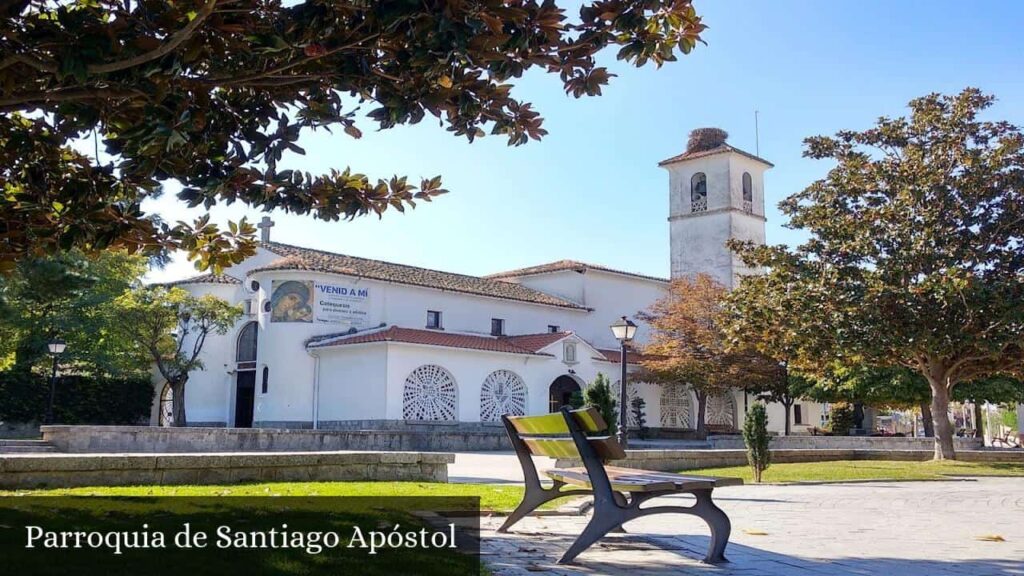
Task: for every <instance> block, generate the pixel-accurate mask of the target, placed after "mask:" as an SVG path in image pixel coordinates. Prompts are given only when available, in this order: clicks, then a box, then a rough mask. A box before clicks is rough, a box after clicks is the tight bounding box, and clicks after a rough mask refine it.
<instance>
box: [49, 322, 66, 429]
mask: <svg viewBox="0 0 1024 576" xmlns="http://www.w3.org/2000/svg"><path fill="white" fill-rule="evenodd" d="M67 347H68V345H67V344H66V343H65V342H64V340H62V339H60V338H53V339H51V340H50V341H49V342H47V343H46V349H47V350H48V351H49V353H50V357H51V358H53V371H52V372H51V373H50V402H49V403H48V404H47V405H46V418H45V419H44V421H45V423H46V424H53V397H54V394H56V391H57V357H58V356H60V355H61V354H63V353H64V350H65V349H66V348H67Z"/></svg>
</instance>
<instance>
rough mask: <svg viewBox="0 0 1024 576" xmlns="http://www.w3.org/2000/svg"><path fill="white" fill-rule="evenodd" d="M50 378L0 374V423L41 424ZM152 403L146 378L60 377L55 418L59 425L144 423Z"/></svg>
mask: <svg viewBox="0 0 1024 576" xmlns="http://www.w3.org/2000/svg"><path fill="white" fill-rule="evenodd" d="M49 397H50V379H49V378H48V377H46V376H42V375H40V374H33V373H31V372H25V371H20V370H18V371H15V370H11V371H7V372H0V421H5V422H42V421H43V418H44V416H45V414H46V405H47V402H48V401H49ZM152 403H153V385H152V383H151V382H150V381H149V380H148V379H146V378H104V377H93V376H82V375H67V376H60V377H58V379H57V393H56V396H55V400H54V406H53V416H54V423H57V424H145V423H147V422H148V421H149V414H150V408H151V406H152Z"/></svg>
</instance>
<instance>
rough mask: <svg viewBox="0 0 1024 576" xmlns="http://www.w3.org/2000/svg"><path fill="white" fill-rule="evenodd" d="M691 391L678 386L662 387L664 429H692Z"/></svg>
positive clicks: (662, 421)
mask: <svg viewBox="0 0 1024 576" xmlns="http://www.w3.org/2000/svg"><path fill="white" fill-rule="evenodd" d="M691 413H692V406H691V404H690V391H689V389H687V388H684V387H682V386H680V385H678V384H668V385H665V386H662V387H661V426H662V428H692V427H693V426H692V425H691V424H690V414H691Z"/></svg>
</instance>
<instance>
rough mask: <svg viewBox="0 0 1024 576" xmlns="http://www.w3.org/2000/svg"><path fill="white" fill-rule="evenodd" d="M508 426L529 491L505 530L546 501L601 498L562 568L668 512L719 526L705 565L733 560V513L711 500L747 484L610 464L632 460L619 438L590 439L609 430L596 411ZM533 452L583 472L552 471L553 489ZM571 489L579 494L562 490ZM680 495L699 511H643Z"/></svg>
mask: <svg viewBox="0 0 1024 576" xmlns="http://www.w3.org/2000/svg"><path fill="white" fill-rule="evenodd" d="M502 422H504V424H505V429H506V430H507V431H508V436H509V440H511V441H512V446H513V447H514V448H515V451H516V455H517V456H518V457H519V463H520V465H521V466H522V467H523V477H524V479H525V482H526V492H525V494H524V495H523V501H522V502H520V503H519V506H517V507H516V509H515V510H514V511H513V512H512V514H510V515H509V517H508V519H506V520H505V523H504V524H502V526H501V528H498V532H505V531H507V530H508V529H509V528H511V527H512V525H513V524H515V523H516V522H518V521H520V520H522V519H523V518H524V517H525V516H526V515H527V514H529V513H530V512H533V511H534V510H536V509H537V507H538V506H540V505H541V504H543V503H545V502H548V501H550V500H554V499H556V498H561V497H563V496H569V495H573V494H593V495H594V511H593V516H592V517H591V518H590V522H589V523H588V524H587V526H586V528H584V529H583V532H582V533H581V534H580V535H579V537H578V538H577V539H576V541H575V542H574V543H573V544H572V546H570V547H569V549H568V550H567V551H566V552H565V554H564V555H563V556H562V558H561V559H560V560H559V563H561V564H565V563H567V562H571V561H572V560H573V559H574V558H576V556H578V555H579V554H580V553H581V552H583V551H584V550H586V549H587V548H589V547H590V546H591V545H592V544H594V542H597V541H598V540H599V539H600V538H602V537H603V536H604V535H605V534H607V533H608V532H610V531H612V530H615V529H617V528H620V527H621V526H622V524H624V523H626V522H628V521H630V520H633V519H636V518H639V517H641V516H647V515H649V514H663V513H676V514H691V515H694V516H697V517H699V518H701V519H703V520H704V521H705V522H707V524H708V526H709V527H710V528H711V544H710V546H709V547H708V554H707V557H705V558H704V561H705V562H709V563H720V562H725V561H726V559H725V546H726V544H728V543H729V533H730V532H731V530H732V527H731V524H730V522H729V517H728V516H726V514H725V512H723V511H722V510H721V509H720V508H719V507H718V506H716V505H715V504H714V502H712V501H711V491H712V490H714V489H715V488H717V487H720V486H730V485H736V484H742V483H743V481H742V480H740V479H739V478H717V477H710V476H684V475H681V474H671V473H668V472H652V471H647V470H633V469H630V468H616V467H612V466H605V464H604V462H605V461H607V460H620V459H623V458H625V457H626V452H625V451H624V450H623V449H622V446H620V445H619V443H618V442H617V441H616V440H615V438H614V437H611V436H599V437H593V436H591V437H588V436H587V435H588V434H595V433H598V432H601V431H604V430H605V429H607V427H608V426H607V425H606V424H605V422H604V419H603V418H601V414H600V413H599V412H598V411H597V410H595V409H593V408H588V409H584V410H574V411H570V410H569V409H568V408H562V411H561V412H554V413H552V414H545V415H543V416H503V417H502ZM531 454H532V455H538V456H549V457H551V458H573V459H580V460H582V461H583V467H582V468H567V469H560V470H544V471H543V473H544V475H545V476H547V477H548V478H550V479H551V480H552V481H553V482H554V485H553V486H551V487H550V488H545V487H543V486H542V485H541V483H540V477H539V476H538V474H537V468H536V466H534V464H533V459H532V458H530V455H531ZM566 485H569V486H572V487H575V488H570V489H568V490H562V488H563V487H565V486H566ZM678 493H690V494H693V495H694V497H695V498H696V502H695V503H694V504H693V505H692V506H651V507H647V508H641V507H640V505H641V504H642V503H644V502H646V501H648V500H650V499H652V498H657V497H658V496H665V495H667V494H678Z"/></svg>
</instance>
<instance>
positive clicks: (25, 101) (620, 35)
mask: <svg viewBox="0 0 1024 576" xmlns="http://www.w3.org/2000/svg"><path fill="white" fill-rule="evenodd" d="M0 13H2V15H3V16H4V19H3V23H2V24H0V36H2V37H3V54H2V56H0V86H3V93H2V95H0V112H2V113H3V115H2V116H0V185H2V187H3V189H4V191H5V194H4V195H3V196H2V197H0V203H2V204H0V207H2V213H3V216H4V218H3V220H4V226H3V227H0V246H3V248H2V250H0V266H4V267H6V268H7V269H9V268H10V267H12V266H13V264H14V263H15V262H17V261H20V260H22V259H24V258H26V257H27V256H28V255H29V254H39V253H54V252H57V251H60V250H66V249H68V248H71V247H79V248H82V249H85V250H89V251H94V250H102V249H105V248H108V247H121V248H125V249H127V250H129V251H131V252H138V251H143V252H146V253H154V252H159V251H161V250H171V249H182V250H186V251H188V252H189V254H190V256H191V257H196V258H198V261H197V265H198V266H199V267H200V268H202V269H205V268H208V267H213V268H214V269H215V270H216V269H219V268H220V267H222V266H225V265H230V264H233V263H236V262H238V261H240V260H241V259H243V258H244V257H246V256H247V255H250V254H252V253H253V250H254V249H255V242H254V239H253V233H254V230H253V228H252V226H251V225H250V224H248V223H246V222H245V221H243V222H241V223H240V224H235V223H231V224H230V225H229V230H227V231H222V230H221V229H219V228H218V227H217V226H216V225H214V224H212V223H210V221H209V220H208V218H205V217H204V218H200V219H198V220H197V221H195V222H193V223H185V222H178V223H176V224H173V225H172V224H170V223H167V222H163V221H161V220H160V219H159V217H158V216H156V215H154V214H149V213H146V212H145V211H144V210H143V207H142V206H143V202H144V201H145V200H146V199H148V198H152V197H155V196H157V195H159V193H160V191H161V185H162V183H163V182H166V181H169V180H173V181H176V182H178V183H180V184H181V191H180V192H178V197H179V198H180V199H181V201H182V202H184V203H186V204H188V205H189V206H192V207H195V206H203V207H205V208H211V207H213V206H214V205H218V204H226V203H231V202H235V201H240V202H244V203H246V204H248V205H250V206H252V207H253V208H256V209H259V210H263V211H270V210H274V209H279V210H284V211H287V212H292V213H296V214H311V215H313V216H315V217H316V218H319V219H322V220H329V221H334V220H338V219H341V218H346V219H350V218H355V217H358V216H363V215H366V214H377V215H380V214H381V213H382V212H384V211H385V210H387V209H389V208H393V209H395V210H398V211H404V209H405V208H406V207H412V206H415V203H416V202H417V201H420V200H422V201H429V200H430V199H431V198H433V197H435V196H437V195H439V194H442V193H444V192H445V190H444V189H443V188H442V187H441V180H440V178H439V177H435V178H425V179H422V180H421V181H420V182H419V183H418V184H416V185H414V184H413V183H411V182H409V181H408V179H407V178H405V177H398V176H395V177H393V178H391V179H389V180H384V179H381V180H376V181H373V180H371V179H370V178H369V177H367V176H365V175H363V174H359V173H357V172H355V171H352V170H350V169H348V168H346V169H344V170H340V169H339V170H331V171H330V173H328V174H323V175H311V174H309V173H304V172H300V171H298V170H292V169H287V168H286V167H285V166H283V165H280V164H281V161H282V159H284V156H285V154H286V153H293V154H303V153H304V150H303V149H302V148H301V147H300V146H299V145H298V144H297V141H298V140H299V137H300V135H301V134H302V133H303V132H304V131H309V130H317V129H326V130H330V129H341V130H344V132H345V133H347V134H348V135H350V136H352V137H354V138H358V137H359V136H360V135H361V132H360V130H359V128H357V127H356V115H357V113H358V114H363V113H364V111H363V110H362V108H361V106H363V105H366V106H368V108H369V110H368V111H366V112H365V115H366V116H368V118H369V120H370V121H371V122H374V123H375V124H376V125H377V126H378V127H379V128H380V129H389V128H393V127H395V126H397V125H400V124H415V123H417V122H419V121H421V120H422V119H423V118H425V117H426V116H427V114H430V115H431V116H434V117H435V118H437V119H438V121H439V123H440V124H442V125H444V126H446V127H447V130H448V131H449V132H452V133H453V134H454V135H456V136H461V137H465V138H467V139H468V140H470V141H472V140H473V139H475V138H477V137H480V136H483V135H484V129H489V130H490V132H491V134H497V135H502V136H504V137H506V138H508V142H509V144H510V145H520V144H523V143H525V142H526V141H528V140H529V139H539V138H541V137H542V136H543V135H544V134H546V131H545V130H544V128H543V127H542V119H541V117H540V116H539V114H538V113H537V112H536V111H535V110H534V109H533V107H532V106H531V105H530V103H528V102H522V101H520V100H517V99H516V98H514V97H513V95H512V89H513V85H512V84H510V83H509V81H510V80H512V79H514V78H518V77H520V76H522V74H523V73H524V72H525V71H527V70H529V69H531V68H534V67H537V68H540V69H542V70H545V71H547V72H548V73H552V74H558V75H559V77H560V79H561V80H562V83H563V85H564V88H565V90H566V92H567V93H569V94H572V95H573V96H575V97H577V98H578V97H580V96H583V95H588V96H590V95H599V94H600V93H601V87H602V86H603V85H605V84H607V83H608V80H609V78H610V77H611V76H612V74H610V73H609V72H608V71H607V69H605V68H603V67H600V66H597V60H596V57H597V55H598V54H599V53H601V52H603V51H605V50H606V49H612V48H617V49H618V52H617V57H618V58H619V59H620V60H624V61H627V62H629V63H632V64H635V65H637V66H642V65H644V64H646V63H648V62H653V63H654V64H656V65H658V66H660V65H661V64H663V63H664V62H667V61H673V60H675V59H676V50H677V49H678V50H679V51H681V52H683V53H688V52H689V51H690V50H692V49H693V48H694V47H695V46H696V43H697V42H700V41H701V38H700V34H701V32H702V31H703V30H704V28H705V26H704V25H703V24H702V23H701V18H700V17H699V16H698V15H697V13H696V12H695V11H694V9H693V6H692V4H691V0H653V1H643V2H641V1H639V0H626V1H622V2H608V1H605V0H595V1H593V2H585V3H583V5H582V6H581V7H580V8H579V12H578V16H577V17H576V18H575V19H569V17H568V15H567V11H566V9H565V8H564V7H561V6H559V5H557V4H556V3H555V2H554V1H553V0H552V1H547V2H540V3H537V2H522V3H507V2H500V1H496V0H469V1H467V2H384V1H381V0H369V1H366V2H336V1H328V0H303V1H298V2H288V3H284V2H282V1H281V0H230V1H229V0H182V1H178V2H158V1H154V0H137V1H136V2H128V1H124V2H121V1H117V2H115V1H111V0H99V1H96V0H74V1H69V2H27V1H24V0H7V1H0ZM100 139H102V144H103V147H104V150H105V153H106V155H107V159H108V161H107V162H106V163H103V164H101V163H100V160H101V158H99V146H100V142H99V140H100ZM81 140H85V141H87V142H88V143H89V144H91V145H92V146H89V148H94V153H93V154H92V155H91V156H92V157H90V155H89V154H84V153H82V152H79V151H78V149H76V148H74V147H73V146H72V144H73V143H75V142H76V141H81Z"/></svg>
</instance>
